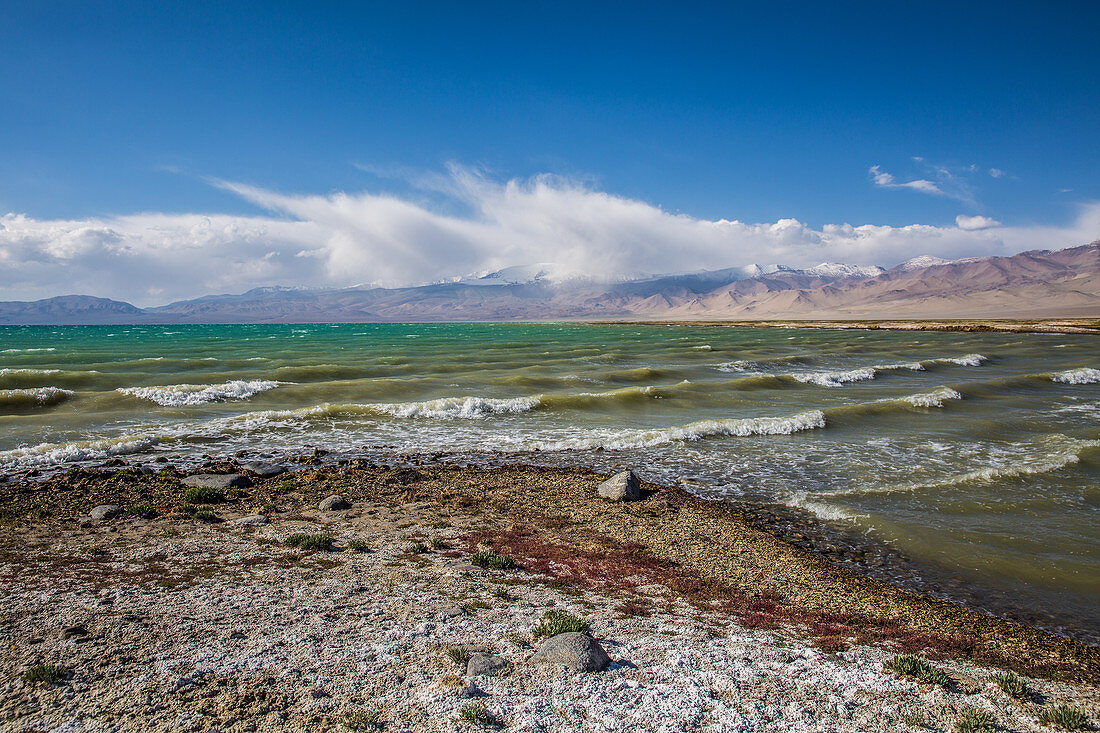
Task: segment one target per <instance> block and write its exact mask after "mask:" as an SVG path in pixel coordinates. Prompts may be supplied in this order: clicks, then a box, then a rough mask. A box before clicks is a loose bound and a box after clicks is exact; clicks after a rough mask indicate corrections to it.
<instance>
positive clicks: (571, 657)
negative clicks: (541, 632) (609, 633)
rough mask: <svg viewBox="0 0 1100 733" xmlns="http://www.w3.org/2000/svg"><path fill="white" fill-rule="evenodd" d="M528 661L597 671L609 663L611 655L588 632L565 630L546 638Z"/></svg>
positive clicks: (583, 670)
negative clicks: (562, 632)
mask: <svg viewBox="0 0 1100 733" xmlns="http://www.w3.org/2000/svg"><path fill="white" fill-rule="evenodd" d="M530 661H531V664H559V665H563V666H565V667H568V668H569V669H571V670H573V671H574V672H599V671H600V670H602V669H605V668H606V667H607V665H609V664H611V657H609V656H607V652H605V651H604V649H603V647H602V646H600V644H599V642H598V641H596V640H595V639H593V638H592V637H591V636H589V635H588V634H582V633H580V632H577V631H567V632H565V633H564V634H558V635H557V636H551V637H550V638H549V639H547V640H546V642H545V643H543V645H542V647H541V648H540V649H539V650H538V651H537V652H535V654H534V656H532V657H531V660H530Z"/></svg>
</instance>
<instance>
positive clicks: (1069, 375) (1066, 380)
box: [1050, 367, 1100, 384]
mask: <svg viewBox="0 0 1100 733" xmlns="http://www.w3.org/2000/svg"><path fill="white" fill-rule="evenodd" d="M1050 379H1051V381H1052V382H1061V383H1062V384H1096V383H1097V382H1100V369H1091V368H1089V367H1083V368H1081V369H1069V370H1067V371H1064V372H1059V373H1057V374H1055V375H1053V376H1051V378H1050Z"/></svg>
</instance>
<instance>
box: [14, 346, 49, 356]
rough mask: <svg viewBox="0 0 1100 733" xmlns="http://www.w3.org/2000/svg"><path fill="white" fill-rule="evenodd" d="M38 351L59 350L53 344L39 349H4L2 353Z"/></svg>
mask: <svg viewBox="0 0 1100 733" xmlns="http://www.w3.org/2000/svg"><path fill="white" fill-rule="evenodd" d="M36 351H57V349H56V348H55V347H53V346H50V347H43V348H39V349H4V350H3V351H0V354H31V353H34V352H36Z"/></svg>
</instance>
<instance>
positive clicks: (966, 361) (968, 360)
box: [932, 354, 989, 367]
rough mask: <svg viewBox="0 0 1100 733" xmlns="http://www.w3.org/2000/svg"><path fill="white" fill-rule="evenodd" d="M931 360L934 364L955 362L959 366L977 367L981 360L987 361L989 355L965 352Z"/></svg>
mask: <svg viewBox="0 0 1100 733" xmlns="http://www.w3.org/2000/svg"><path fill="white" fill-rule="evenodd" d="M932 361H933V362H934V363H936V364H957V365H959V366H968V367H978V366H981V365H982V362H985V361H989V357H988V356H983V355H982V354H965V355H963V356H953V357H944V358H942V359H933V360H932Z"/></svg>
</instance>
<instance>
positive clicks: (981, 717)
mask: <svg viewBox="0 0 1100 733" xmlns="http://www.w3.org/2000/svg"><path fill="white" fill-rule="evenodd" d="M994 730H997V721H996V719H994V717H993V716H992V715H991V714H990V713H987V712H986V711H985V710H978V709H977V708H967V709H966V710H963V711H962V712H961V713H960V714H959V719H958V720H956V721H955V731H956V733H988V732H989V731H994Z"/></svg>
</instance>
